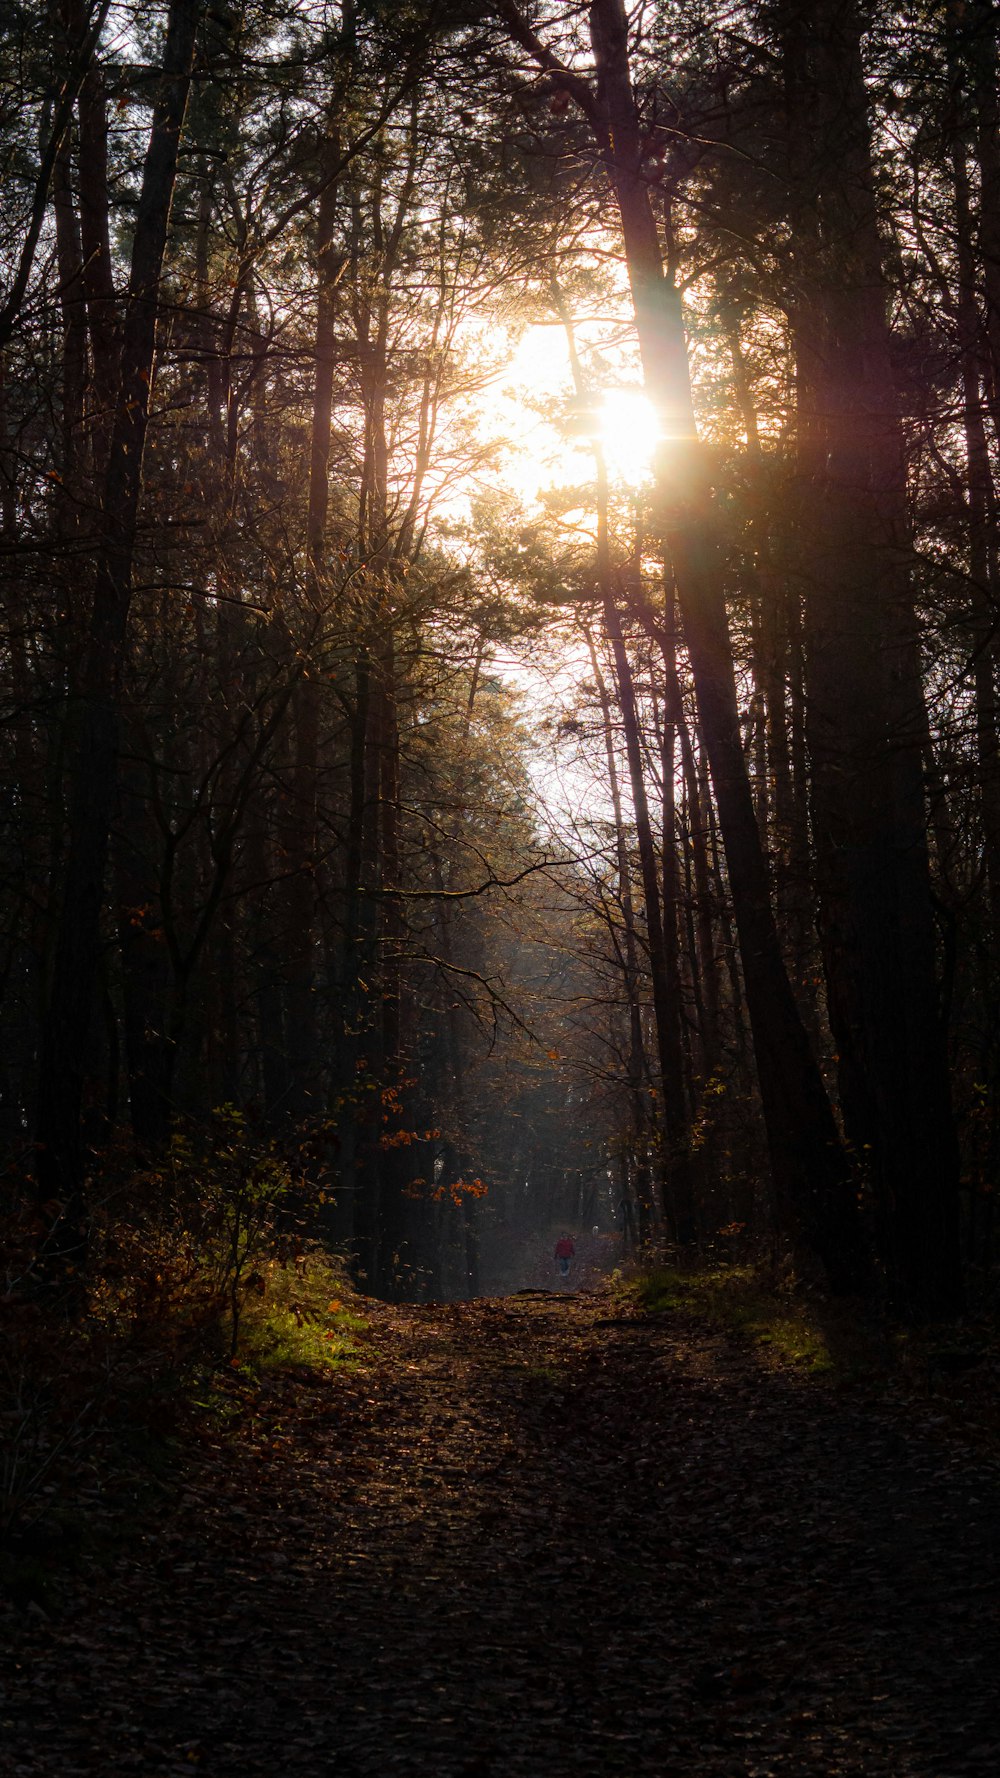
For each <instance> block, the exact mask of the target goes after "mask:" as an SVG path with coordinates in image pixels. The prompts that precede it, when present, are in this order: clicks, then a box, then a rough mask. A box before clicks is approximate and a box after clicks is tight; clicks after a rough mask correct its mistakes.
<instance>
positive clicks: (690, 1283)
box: [616, 1266, 863, 1377]
mask: <svg viewBox="0 0 1000 1778" xmlns="http://www.w3.org/2000/svg"><path fill="white" fill-rule="evenodd" d="M616 1289H617V1294H618V1296H619V1300H620V1301H623V1302H626V1303H627V1302H629V1301H630V1302H631V1303H632V1304H633V1305H634V1307H635V1308H637V1309H638V1310H639V1312H640V1313H641V1314H643V1315H663V1314H670V1313H672V1312H676V1313H678V1314H682V1315H683V1314H687V1315H697V1316H700V1317H702V1318H704V1319H706V1320H708V1321H710V1322H711V1323H712V1324H713V1325H714V1326H716V1327H718V1328H719V1329H720V1330H723V1331H726V1332H731V1333H738V1334H741V1335H743V1336H744V1337H745V1338H746V1339H747V1340H749V1341H750V1342H751V1343H752V1344H754V1345H756V1346H760V1347H762V1348H764V1349H765V1350H766V1351H768V1352H770V1353H771V1354H773V1356H774V1357H775V1358H777V1359H780V1360H783V1361H784V1362H785V1363H788V1364H794V1365H795V1366H796V1367H797V1368H798V1369H800V1370H803V1371H805V1372H807V1373H808V1374H809V1375H810V1376H817V1377H821V1376H832V1375H834V1374H835V1373H837V1372H838V1371H841V1370H842V1369H843V1368H844V1356H843V1355H842V1354H841V1353H840V1352H839V1351H838V1348H839V1347H840V1346H842V1345H843V1343H844V1342H843V1339H842V1338H832V1337H831V1330H830V1327H829V1326H828V1325H826V1317H825V1316H824V1317H823V1318H821V1316H820V1314H819V1313H818V1312H817V1309H816V1306H815V1305H814V1304H813V1303H812V1302H811V1301H810V1300H809V1299H808V1298H806V1297H804V1296H799V1295H797V1294H796V1293H795V1291H794V1290H793V1289H788V1290H776V1289H774V1288H773V1287H769V1286H768V1285H767V1284H766V1282H765V1281H763V1280H762V1279H761V1277H760V1275H759V1274H758V1273H757V1272H755V1270H754V1269H753V1267H751V1266H715V1267H708V1268H706V1269H704V1270H699V1271H693V1270H692V1271H681V1270H680V1269H678V1268H676V1267H673V1266H654V1267H652V1268H650V1269H649V1270H648V1271H645V1272H642V1273H640V1274H639V1275H638V1276H637V1277H635V1278H633V1279H630V1280H629V1279H619V1280H618V1282H617V1286H616ZM840 1331H841V1334H843V1332H844V1330H843V1329H841V1330H840ZM861 1344H862V1345H863V1342H861ZM858 1356H859V1357H860V1346H859V1353H858Z"/></svg>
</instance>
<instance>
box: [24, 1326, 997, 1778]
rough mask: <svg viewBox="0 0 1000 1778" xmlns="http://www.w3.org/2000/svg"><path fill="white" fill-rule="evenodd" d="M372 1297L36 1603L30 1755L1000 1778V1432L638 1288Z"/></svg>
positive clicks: (141, 1769)
mask: <svg viewBox="0 0 1000 1778" xmlns="http://www.w3.org/2000/svg"><path fill="white" fill-rule="evenodd" d="M369 1307H370V1322H369V1329H368V1333H367V1334H366V1335H365V1336H364V1339H363V1342H362V1356H361V1361H360V1363H359V1366H358V1368H357V1369H356V1370H354V1371H352V1372H345V1371H340V1372H337V1371H333V1370H331V1371H328V1372H327V1373H325V1374H318V1373H313V1374H310V1373H308V1372H303V1373H301V1374H285V1375H283V1376H280V1377H272V1378H270V1379H269V1380H267V1381H261V1382H257V1383H255V1384H254V1385H253V1386H251V1385H249V1384H245V1383H243V1382H241V1380H240V1379H239V1378H234V1379H233V1381H232V1384H231V1386H228V1385H227V1387H231V1390H232V1392H233V1394H232V1401H231V1406H232V1407H233V1411H234V1413H235V1412H236V1410H237V1409H238V1408H240V1405H241V1404H242V1418H241V1419H240V1420H239V1425H240V1430H239V1431H238V1433H237V1432H234V1431H232V1430H226V1429H225V1427H224V1426H223V1424H222V1422H221V1421H220V1420H219V1419H218V1417H216V1420H215V1421H213V1420H211V1419H209V1420H208V1421H206V1422H205V1423H204V1425H203V1427H202V1434H201V1440H200V1443H198V1444H197V1445H196V1446H195V1447H191V1446H190V1444H187V1445H186V1446H185V1450H184V1454H183V1458H182V1459H176V1460H175V1463H174V1467H173V1468H172V1469H169V1470H168V1471H167V1472H166V1473H165V1475H164V1476H162V1477H161V1478H160V1479H156V1478H155V1477H154V1476H152V1475H151V1479H150V1482H149V1485H148V1487H146V1488H145V1489H144V1490H140V1491H139V1493H138V1494H137V1493H136V1491H135V1489H134V1487H133V1489H132V1491H131V1493H130V1494H129V1495H128V1498H127V1499H126V1498H118V1499H116V1498H115V1497H114V1495H113V1493H111V1494H108V1495H107V1496H106V1497H105V1496H102V1497H101V1498H100V1499H96V1500H94V1501H93V1502H92V1503H91V1508H90V1511H91V1514H92V1519H93V1521H94V1522H95V1523H97V1524H98V1526H99V1525H100V1523H101V1522H102V1514H103V1515H104V1522H105V1535H104V1536H103V1540H102V1536H101V1535H96V1534H94V1533H93V1532H92V1533H91V1534H90V1535H89V1539H88V1544H87V1548H86V1550H85V1551H84V1553H83V1554H82V1555H81V1557H80V1559H79V1560H78V1561H77V1562H76V1564H75V1565H70V1566H68V1567H67V1570H66V1572H65V1574H63V1575H62V1576H61V1577H60V1578H59V1579H58V1580H57V1582H56V1583H55V1584H54V1586H53V1588H52V1589H51V1591H50V1592H47V1593H46V1594H45V1596H44V1603H43V1602H42V1599H41V1598H38V1599H33V1600H30V1601H29V1602H28V1604H27V1606H25V1603H24V1601H23V1600H22V1602H21V1604H20V1606H19V1607H15V1606H14V1605H13V1604H12V1603H11V1602H10V1601H9V1600H8V1601H7V1603H6V1604H5V1605H3V1606H0V1637H2V1638H3V1642H4V1643H5V1644H6V1645H7V1647H6V1651H5V1652H4V1654H3V1656H2V1658H0V1681H2V1690H0V1772H2V1773H3V1774H4V1778H7V1775H8V1774H14V1775H16V1778H35V1775H41V1774H45V1775H46V1778H50V1775H51V1778H56V1775H58V1778H77V1775H78V1774H87V1775H88V1778H89V1775H97V1774H99V1775H100V1778H105V1775H108V1778H110V1775H111V1774H122V1775H125V1774H128V1775H136V1778H137V1775H139V1774H142V1775H143V1778H173V1775H174V1774H179V1773H191V1772H192V1771H200V1772H202V1773H204V1774H206V1778H208V1775H210V1778H236V1775H237V1774H238V1775H239V1778H284V1775H285V1774H294V1775H295V1778H313V1775H314V1774H315V1775H316V1778H318V1775H319V1774H323V1775H324V1778H326V1775H333V1778H393V1775H395V1774H407V1775H413V1778H416V1775H417V1774H420V1775H421V1778H458V1775H459V1774H470V1775H474V1778H570V1775H573V1778H577V1775H579V1778H612V1775H613V1774H621V1775H622V1778H643V1775H648V1778H696V1775H699V1778H700V1775H704V1778H723V1775H726V1778H729V1775H732V1778H736V1775H737V1774H738V1775H740V1778H766V1775H769V1774H782V1775H785V1774H787V1775H788V1778H793V1775H794V1778H812V1775H813V1774H817V1775H818V1774H822V1775H823V1778H833V1775H834V1774H836V1775H838V1778H846V1775H847V1774H851V1775H855V1778H862V1775H863V1778H882V1775H883V1774H885V1775H889V1774H892V1775H893V1778H973V1775H977V1778H978V1775H979V1774H982V1778H995V1775H996V1773H997V1772H998V1771H1000V1712H998V1703H1000V1678H998V1675H1000V1661H998V1656H1000V1638H998V1625H1000V1595H998V1587H997V1582H998V1574H1000V1512H998V1506H1000V1461H998V1458H997V1454H996V1452H995V1451H994V1450H993V1449H991V1448H989V1447H987V1448H981V1449H978V1450H977V1449H975V1448H974V1447H972V1446H970V1445H969V1444H968V1442H967V1441H966V1440H965V1439H964V1437H963V1436H962V1435H961V1432H960V1430H959V1431H956V1429H955V1427H954V1426H953V1425H952V1423H951V1421H950V1420H949V1419H948V1416H947V1413H946V1412H939V1411H937V1410H936V1409H935V1406H934V1403H933V1402H931V1403H930V1404H924V1406H923V1407H922V1408H921V1410H920V1412H919V1413H915V1412H914V1411H913V1409H912V1407H902V1406H900V1404H899V1403H898V1402H894V1401H893V1400H892V1399H891V1398H890V1397H887V1396H886V1395H885V1394H884V1392H882V1393H880V1392H879V1391H877V1390H874V1389H871V1388H868V1387H866V1386H864V1385H861V1384H859V1385H853V1384H844V1383H837V1382H835V1381H834V1382H831V1381H830V1380H829V1379H827V1380H825V1381H823V1380H819V1379H817V1378H814V1377H810V1376H807V1375H803V1374H801V1373H800V1372H798V1371H796V1369H795V1368H794V1367H792V1366H788V1365H783V1364H782V1363H781V1362H780V1361H778V1360H776V1359H775V1358H773V1357H769V1356H768V1355H766V1354H765V1353H763V1352H761V1351H759V1350H756V1349H754V1348H753V1347H752V1346H751V1345H750V1344H749V1343H747V1342H746V1341H741V1340H740V1339H738V1338H733V1337H731V1336H729V1335H727V1334H725V1333H723V1332H720V1331H719V1329H718V1328H715V1327H713V1326H711V1325H710V1324H708V1323H706V1322H700V1321H699V1320H698V1319H697V1318H696V1317H692V1316H691V1315H690V1314H679V1315H678V1314H664V1315H660V1316H655V1317H651V1318H646V1319H643V1318H641V1317H636V1316H634V1315H633V1314H632V1312H631V1311H628V1310H627V1311H625V1312H624V1313H623V1312H622V1311H621V1309H620V1307H617V1308H616V1306H615V1304H614V1303H613V1301H611V1300H610V1299H609V1298H608V1297H607V1296H604V1297H602V1296H600V1295H595V1296H589V1295H581V1296H576V1295H565V1296H561V1297H560V1296H555V1295H543V1294H530V1295H524V1296H521V1297H514V1298H506V1299H503V1300H498V1301H492V1302H490V1301H483V1302H475V1303H470V1304H452V1305H447V1306H441V1307H426V1308H419V1309H417V1308H396V1307H386V1306H383V1305H370V1306H369ZM946 1393H947V1392H946Z"/></svg>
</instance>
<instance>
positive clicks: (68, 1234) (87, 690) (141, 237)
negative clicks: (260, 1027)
mask: <svg viewBox="0 0 1000 1778" xmlns="http://www.w3.org/2000/svg"><path fill="white" fill-rule="evenodd" d="M200 11H201V7H200V3H199V0H171V5H170V9H169V14H168V21H167V35H166V43H165V47H164V61H163V74H162V79H161V83H160V86H159V90H158V92H157V96H156V100H155V102H154V107H153V122H152V129H151V133H150V138H149V145H148V148H147V151H146V158H145V163H144V167H143V177H142V187H141V191H140V195H139V205H138V211H137V215H136V225H135V236H134V240H133V247H132V263H131V270H130V278H129V295H128V301H127V305H126V311H125V322H124V328H123V334H122V359H121V376H120V381H119V387H118V394H117V402H116V409H115V424H114V431H113V435H112V440H111V448H110V454H109V458H108V465H107V474H106V477H105V485H104V498H103V511H102V520H101V536H100V540H99V543H98V547H97V552H96V560H95V567H94V576H95V578H94V593H93V603H92V607H91V616H90V633H89V637H88V646H87V657H86V661H85V664H84V669H83V675H82V700H83V706H82V710H81V714H80V722H79V729H78V732H77V736H76V739H75V746H74V758H73V761H72V780H73V783H72V797H71V809H70V843H69V853H68V858H67V866H66V873H65V881H64V883H63V885H62V902H61V912H60V916H59V925H58V936H57V942H56V955H55V967H54V974H53V982H52V991H51V997H50V1000H49V1005H48V1008H47V1010H46V1014H45V1019H44V1024H43V1031H42V1057H41V1067H40V1079H39V1100H38V1116H37V1123H36V1144H37V1163H36V1164H37V1177H38V1185H39V1190H40V1193H41V1196H42V1198H43V1200H46V1201H49V1200H54V1201H56V1202H58V1203H59V1204H60V1205H61V1206H62V1210H61V1221H62V1228H63V1233H62V1236H61V1238H60V1244H61V1246H62V1248H63V1249H64V1250H70V1249H73V1248H77V1247H79V1245H80V1244H81V1242H82V1240H83V1237H84V1228H83V1221H84V1205H83V1156H82V1153H81V1142H80V1112H81V1103H82V1091H83V1074H84V1067H85V1062H86V1054H87V1044H88V1038H89V1033H90V1026H91V1019H92V1014H93V1007H94V991H95V984H96V979H97V968H98V962H99V958H100V950H101V921H102V912H103V907H104V879H105V869H106V863H107V853H108V835H109V831H110V825H111V817H112V811H113V809H114V803H115V795H116V790H117V764H118V734H119V719H120V704H121V686H122V673H123V668H124V664H125V653H126V638H127V627H128V617H129V608H130V605H131V598H132V563H133V557H134V553H135V541H136V525H137V519H138V509H139V497H140V493H141V490H142V461H143V450H144V446H145V441H146V429H147V424H148V416H149V401H150V392H151V387H152V382H153V374H154V359H155V344H156V316H157V307H158V297H159V285H160V274H161V269H162V264H163V254H164V249H165V246H166V238H167V222H168V218H169V214H170V205H171V200H172V197H173V190H174V181H175V176H176V170H177V152H178V146H179V141H180V132H181V126H182V123H183V118H184V111H185V108H186V105H187V97H188V89H189V86H190V80H191V68H192V62H193V58H194V46H195V37H196V33H197V25H198V19H199V15H200Z"/></svg>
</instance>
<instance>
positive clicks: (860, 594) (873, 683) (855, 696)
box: [785, 0, 962, 1318]
mask: <svg viewBox="0 0 1000 1778" xmlns="http://www.w3.org/2000/svg"><path fill="white" fill-rule="evenodd" d="M785 50H786V64H787V67H788V71H789V76H790V88H791V95H792V96H791V99H790V112H791V127H792V140H793V142H794V144H795V162H794V164H795V167H796V170H797V171H800V172H802V173H803V176H804V177H805V178H807V179H808V181H809V186H808V190H809V200H810V201H811V199H812V194H813V193H815V194H816V206H815V211H814V213H813V216H812V219H810V218H809V216H808V214H807V215H806V216H804V217H803V218H802V219H801V220H802V226H801V228H800V229H799V230H798V239H799V253H800V265H801V267H802V270H801V271H800V277H799V287H800V289H802V288H804V289H805V290H806V292H807V293H808V298H807V305H806V306H807V307H808V308H809V309H811V311H812V312H811V314H804V313H803V314H800V318H799V322H800V353H801V355H802V357H803V358H804V359H806V360H807V368H806V373H805V374H804V375H803V377H802V383H801V387H802V395H803V398H804V400H805V403H806V410H805V429H806V434H807V437H808V438H809V439H811V441H812V442H811V443H809V444H807V451H809V452H810V453H811V455H810V457H809V458H808V461H809V474H810V478H811V487H812V498H811V503H810V517H809V524H810V530H811V533H812V535H813V536H814V537H815V539H816V544H815V548H814V553H813V555H812V557H811V560H810V561H809V564H808V573H807V576H806V588H805V612H806V626H807V630H806V651H807V688H808V722H809V733H810V756H811V761H812V811H813V831H814V835H815V842H816V850H817V870H818V878H819V887H820V897H821V932H822V938H823V950H824V966H825V971H826V977H827V983H828V990H829V1004H830V1016H831V1024H832V1026H833V1030H834V1036H835V1038H836V1042H837V1048H838V1051H839V1055H840V1064H839V1065H840V1083H841V1102H842V1106H843V1110H844V1117H845V1124H846V1127H847V1129H848V1133H849V1134H850V1136H851V1137H852V1140H853V1141H854V1143H855V1145H856V1147H857V1148H858V1150H859V1152H860V1151H864V1152H865V1154H866V1156H867V1158H868V1159H869V1161H870V1170H871V1178H872V1181H873V1185H874V1190H875V1201H876V1211H877V1217H878V1226H879V1234H880V1244H881V1248H882V1255H883V1259H884V1262H885V1265H886V1270H887V1276H888V1280H889V1288H890V1294H891V1298H892V1301H893V1303H894V1305H895V1307H896V1308H897V1309H899V1310H900V1311H901V1312H903V1313H905V1314H907V1315H909V1316H912V1317H916V1318H920V1317H926V1316H933V1315H937V1314H947V1313H950V1312H951V1311H953V1310H954V1309H955V1308H957V1307H958V1306H959V1304H960V1303H961V1295H962V1292H961V1279H960V1271H959V1249H958V1214H957V1212H958V1198H957V1144H956V1140H955V1131H954V1124H953V1119H952V1114H951V1106H950V1093H949V1082H948V1073H947V1060H946V1054H945V1045H944V1032H943V1027H942V1021H941V1018H940V1012H939V1007H938V990H937V981H936V966H935V936H934V925H933V914H932V904H931V895H930V876H929V865H928V857H927V842H926V810H925V804H924V790H923V775H922V758H923V752H924V748H925V746H926V744H927V720H926V710H925V707H924V700H923V688H922V684H921V679H920V663H919V647H918V638H917V630H916V619H915V613H914V606H913V595H912V591H911V587H910V583H909V582H910V571H909V565H908V553H909V545H910V540H909V535H908V529H907V514H906V481H905V468H904V463H903V457H902V439H901V433H900V428H899V423H898V419H897V416H896V406H895V396H894V390H893V384H892V370H891V364H890V359H889V335H888V325H887V319H886V296H885V288H884V283H883V274H882V264H881V243H880V238H879V226H878V216H877V211H876V205H875V195H874V174H873V169H872V148H871V133H870V124H869V119H868V110H867V94H866V90H865V85H864V77H863V70H862V63H861V53H860V27H859V22H858V18H857V15H856V14H855V12H854V10H853V8H851V7H846V8H845V6H844V5H843V4H842V0H829V3H828V4H824V5H823V6H822V7H821V8H818V9H817V8H814V9H813V11H812V13H811V15H810V17H809V20H808V25H807V23H806V20H805V19H804V16H803V15H802V14H801V11H800V10H799V9H793V12H792V14H791V16H790V22H789V23H788V26H787V29H786V36H785ZM807 144H808V152H809V153H810V154H811V159H808V160H805V161H803V159H802V156H803V154H804V153H806V152H807Z"/></svg>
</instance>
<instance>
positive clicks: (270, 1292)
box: [239, 1251, 367, 1374]
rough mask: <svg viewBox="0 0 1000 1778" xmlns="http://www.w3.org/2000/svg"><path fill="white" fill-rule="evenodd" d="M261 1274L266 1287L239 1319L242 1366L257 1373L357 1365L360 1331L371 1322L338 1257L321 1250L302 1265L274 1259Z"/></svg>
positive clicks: (352, 1367) (348, 1367) (253, 1297)
mask: <svg viewBox="0 0 1000 1778" xmlns="http://www.w3.org/2000/svg"><path fill="white" fill-rule="evenodd" d="M261 1278H262V1282H263V1288H262V1289H261V1291H260V1293H259V1294H255V1295H253V1296H251V1297H250V1298H249V1299H248V1301H247V1302H246V1304H245V1305H244V1308H243V1313H242V1316H241V1319H240V1344H239V1357H240V1362H241V1363H242V1364H243V1365H245V1366H246V1367H247V1368H248V1369H249V1370H251V1371H254V1372H256V1373H258V1374H260V1373H261V1372H264V1371H270V1370H282V1369H294V1368H300V1367H303V1366H304V1367H307V1368H309V1369H315V1370H329V1369H334V1370H336V1369H352V1370H353V1369H356V1368H357V1365H358V1362H359V1356H360V1354H359V1347H358V1340H357V1336H358V1334H360V1333H362V1332H363V1331H364V1330H365V1328H366V1326H367V1322H366V1320H365V1318H364V1316H363V1315H361V1314H359V1313H358V1310H357V1306H356V1304H355V1302H354V1299H353V1295H352V1293H351V1291H350V1288H349V1286H348V1285H347V1284H346V1283H345V1280H344V1277H343V1274H342V1272H341V1271H340V1270H339V1268H338V1267H337V1265H336V1262H335V1261H333V1260H331V1259H330V1258H329V1257H328V1256H327V1255H325V1254H323V1253H322V1252H319V1251H317V1252H313V1253H311V1254H310V1255H309V1256H308V1258H307V1259H306V1260H305V1261H304V1263H302V1264H301V1265H298V1266H289V1265H286V1266H282V1265H280V1264H278V1263H277V1262H274V1263H272V1264H271V1265H269V1266H267V1267H266V1268H264V1269H263V1270H262V1272H261Z"/></svg>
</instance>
